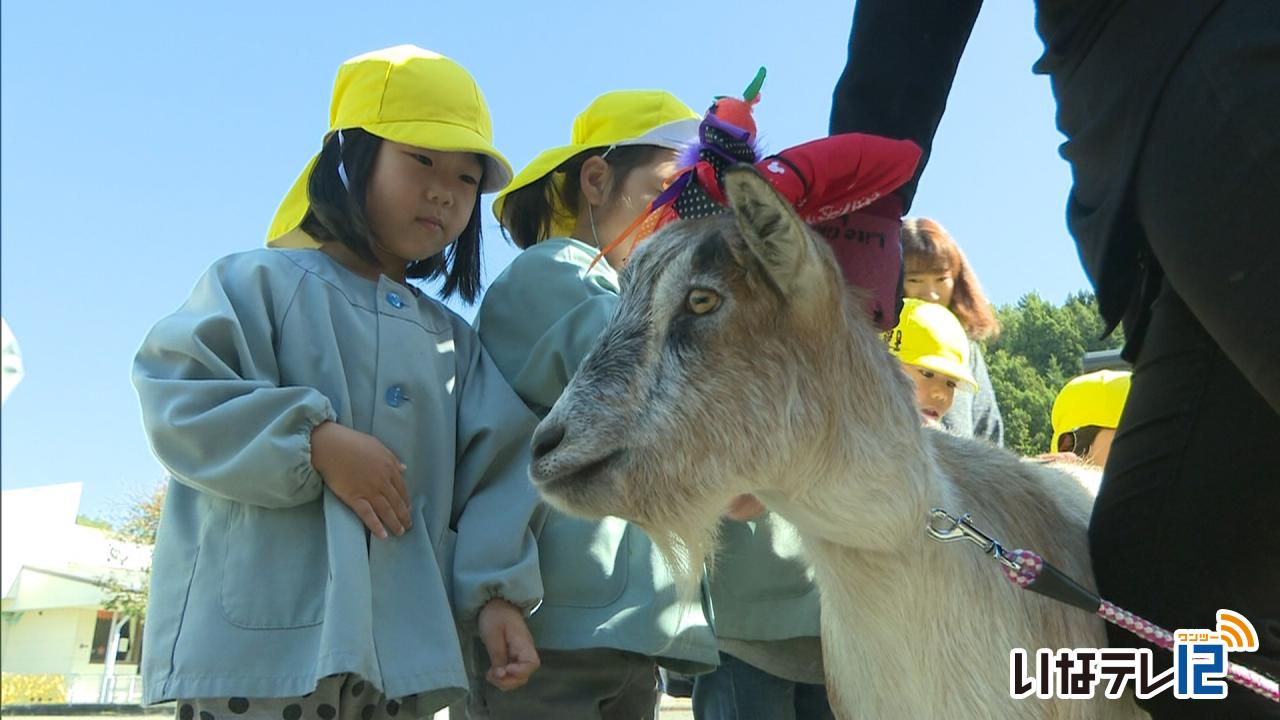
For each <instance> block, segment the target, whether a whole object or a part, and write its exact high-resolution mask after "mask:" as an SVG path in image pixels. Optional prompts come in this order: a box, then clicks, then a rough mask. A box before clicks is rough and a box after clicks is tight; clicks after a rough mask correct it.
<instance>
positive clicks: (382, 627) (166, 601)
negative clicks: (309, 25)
mask: <svg viewBox="0 0 1280 720" xmlns="http://www.w3.org/2000/svg"><path fill="white" fill-rule="evenodd" d="M490 127H491V126H490V120H489V114H488V109H487V108H486V106H485V104H484V100H483V99H482V97H481V95H480V93H479V89H478V88H477V87H476V85H475V81H474V80H473V79H472V78H471V76H470V75H469V74H468V73H467V71H466V70H464V69H463V68H462V67H461V66H460V65H458V64H457V63H455V62H453V61H452V60H449V59H448V58H445V57H442V56H439V55H436V54H435V53H431V52H428V51H426V50H422V49H420V48H416V47H412V46H407V45H402V46H399V47H394V48H389V49H385V50H379V51H376V52H372V53H369V54H367V55H362V56H360V57H356V58H353V59H351V60H349V61H347V62H346V63H344V64H343V65H342V66H341V68H339V70H338V76H337V80H336V83H335V86H334V94H333V101H332V105H331V109H330V132H329V133H328V134H327V135H326V136H325V140H324V144H323V146H322V148H321V151H320V153H319V155H318V156H317V157H316V158H315V159H313V160H312V161H311V163H310V164H309V165H308V166H307V168H306V170H305V171H304V172H303V174H302V177H300V178H299V179H298V181H297V183H296V184H295V185H294V187H293V188H292V189H291V190H290V191H289V194H288V195H287V196H286V198H285V200H284V202H283V204H282V205H281V207H280V210H279V212H278V213H277V215H276V218H275V221H274V222H273V224H272V228H271V231H270V233H269V236H268V245H270V246H272V247H273V248H294V249H269V250H268V249H261V250H254V251H249V252H245V253H240V254H236V255H231V256H229V257H226V258H223V259H222V260H219V261H217V262H216V263H214V265H213V266H212V268H210V270H209V271H208V272H207V273H206V274H205V276H204V277H203V278H202V279H201V280H200V281H199V283H198V284H197V285H196V288H195V290H194V291H193V293H192V295H191V297H190V299H189V300H188V301H187V302H186V304H184V305H183V306H182V307H181V308H180V309H179V310H178V311H177V312H176V313H174V314H173V315H170V316H169V317H167V318H165V319H163V320H161V321H160V322H159V323H157V324H156V326H155V328H154V329H152V331H151V332H150V334H149V335H148V336H147V338H146V340H145V342H144V343H143V345H142V348H141V350H139V352H138V356H137V358H136V361H135V365H134V373H133V379H134V383H135V385H136V386H137V390H138V395H139V398H140V400H141V404H142V415H143V422H144V425H145V428H146V431H147V434H148V436H149V439H150V441H151V446H152V448H153V450H154V452H155V454H156V456H157V457H158V458H159V460H160V461H161V463H163V464H164V466H165V468H166V469H167V470H168V472H169V474H170V476H171V477H172V478H173V479H174V480H175V481H176V482H174V483H171V484H170V488H169V492H168V497H167V499H166V503H165V508H164V514H163V517H162V520H161V523H160V531H159V537H158V538H157V542H156V550H155V557H154V565H153V578H152V590H151V605H150V610H149V612H148V615H147V627H146V645H147V653H146V659H145V661H144V676H145V683H146V702H148V703H155V702H159V701H165V700H173V699H176V700H177V701H178V704H177V714H178V717H179V718H181V720H192V718H194V717H199V718H200V719H201V720H212V719H213V718H222V717H227V716H232V715H240V716H245V717H261V718H268V717H270V718H283V719H284V720H298V719H299V718H301V717H303V716H305V717H308V718H310V717H319V718H321V719H322V720H333V719H334V718H335V717H339V718H357V717H358V718H361V720H373V719H374V718H382V717H392V716H400V717H409V718H420V717H428V716H430V715H431V714H432V713H434V712H435V711H436V710H438V709H439V708H442V707H444V706H446V705H447V704H449V703H450V702H453V701H454V700H457V699H459V698H460V697H462V695H463V694H464V692H465V691H466V688H467V677H466V673H465V671H464V667H463V661H462V655H461V653H460V649H459V642H458V630H457V626H456V625H455V612H456V617H457V619H458V620H459V621H460V622H462V623H463V624H464V626H467V627H470V626H471V625H472V624H475V625H477V626H478V632H479V633H480V635H481V636H482V638H483V640H484V643H485V645H486V647H487V648H488V649H489V653H490V657H491V661H492V665H493V670H492V671H491V673H490V680H491V682H493V683H494V684H495V685H497V686H499V687H502V688H504V689H510V688H514V687H516V686H518V685H520V684H521V683H523V682H524V681H525V680H526V679H527V678H528V676H529V674H530V673H531V672H532V671H533V670H534V669H535V668H536V667H537V664H538V660H537V654H536V652H535V651H534V649H533V646H532V643H531V641H530V639H529V637H528V631H527V629H526V627H525V624H524V620H523V614H524V613H525V612H527V611H528V610H529V609H530V608H532V607H533V606H534V605H535V604H536V603H537V602H538V601H539V599H540V597H541V594H542V588H541V582H540V579H539V575H538V567H537V550H536V547H535V545H534V540H533V535H532V533H531V532H530V529H529V524H530V522H531V520H532V519H533V517H534V514H535V508H536V505H537V500H536V497H535V495H534V492H533V490H532V489H531V487H530V485H529V482H528V481H527V479H526V477H525V472H526V467H527V458H526V455H525V452H526V449H527V443H528V437H529V434H530V432H531V431H532V428H533V417H532V416H531V415H530V414H529V412H528V411H527V410H526V409H525V408H524V406H523V404H522V403H520V401H519V398H518V397H516V396H515V394H514V393H512V392H511V390H510V388H509V387H508V386H507V385H506V384H505V383H504V382H503V380H502V377H501V375H500V374H499V373H498V371H497V369H496V368H494V366H493V365H492V363H491V361H490V360H489V359H488V357H487V356H486V355H485V354H484V352H483V351H482V350H481V348H480V345H479V342H478V340H477V339H476V337H475V335H474V334H473V333H472V332H471V330H470V329H469V328H468V326H467V324H466V323H465V322H464V321H463V320H462V319H461V318H459V317H458V316H456V315H455V314H453V313H451V312H449V311H448V310H447V309H445V307H444V306H443V305H442V304H441V303H439V302H437V301H435V300H432V299H429V298H427V297H424V296H423V295H422V294H421V293H420V292H419V291H418V289H417V288H415V287H414V286H413V285H411V284H409V283H408V280H409V279H410V278H442V279H443V280H444V290H443V293H444V294H445V295H446V296H447V295H449V294H451V293H457V294H459V295H460V296H462V297H463V298H464V299H468V300H470V299H472V298H474V296H475V294H476V292H477V289H478V283H479V257H480V221H479V214H478V210H477V202H478V197H477V195H478V194H479V193H480V192H486V191H493V190H496V189H498V188H500V187H502V186H503V185H504V184H505V183H506V181H507V179H508V178H509V177H510V170H509V166H508V165H507V163H506V161H505V160H504V159H503V157H502V156H501V155H500V154H499V153H498V152H497V150H495V149H494V148H493V146H492V143H491V131H490ZM451 607H452V609H453V612H451Z"/></svg>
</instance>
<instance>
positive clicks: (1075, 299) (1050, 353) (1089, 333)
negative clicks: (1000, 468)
mask: <svg viewBox="0 0 1280 720" xmlns="http://www.w3.org/2000/svg"><path fill="white" fill-rule="evenodd" d="M996 316H997V317H998V318H999V320H1000V328H1001V330H1000V334H999V335H998V336H997V337H996V338H994V339H992V340H989V341H987V342H986V343H985V344H984V347H983V352H984V353H985V356H986V359H987V366H988V370H989V371H990V374H991V385H992V388H993V390H994V391H995V394H996V401H997V402H998V403H999V404H1000V414H1001V416H1002V417H1003V418H1004V444H1005V447H1007V448H1009V449H1010V450H1013V451H1014V452H1016V453H1018V454H1020V455H1038V454H1040V453H1044V452H1048V450H1049V441H1050V439H1051V438H1052V435H1053V425H1052V422H1051V420H1050V412H1051V410H1052V409H1053V399H1054V398H1055V397H1057V395H1058V391H1059V390H1061V389H1062V386H1063V385H1065V384H1066V382H1067V381H1068V380H1070V379H1071V378H1073V377H1075V376H1076V375H1079V374H1080V373H1082V372H1083V371H1084V370H1083V361H1084V354H1085V353H1086V352H1092V351H1095V350H1111V349H1115V348H1119V347H1120V346H1121V345H1123V344H1124V338H1123V333H1122V332H1121V331H1120V330H1119V329H1117V330H1116V331H1115V332H1114V333H1112V334H1111V335H1110V336H1108V337H1106V338H1103V337H1102V334H1103V331H1104V329H1105V328H1104V325H1103V322H1102V318H1101V317H1099V316H1098V307H1097V302H1096V301H1095V300H1094V297H1093V295H1092V293H1088V292H1080V293H1076V294H1074V295H1071V296H1069V297H1068V298H1067V300H1066V302H1064V303H1063V304H1062V305H1054V304H1053V303H1050V302H1048V301H1046V300H1044V299H1042V298H1041V297H1040V296H1039V295H1036V294H1035V293H1030V294H1027V295H1024V296H1023V297H1022V299H1021V300H1019V301H1018V302H1016V303H1014V304H1012V305H1002V306H999V307H997V308H996Z"/></svg>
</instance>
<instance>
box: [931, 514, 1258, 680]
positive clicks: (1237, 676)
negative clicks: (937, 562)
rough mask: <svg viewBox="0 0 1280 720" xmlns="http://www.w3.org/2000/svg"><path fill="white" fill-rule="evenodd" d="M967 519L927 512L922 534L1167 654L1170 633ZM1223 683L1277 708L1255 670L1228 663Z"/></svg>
mask: <svg viewBox="0 0 1280 720" xmlns="http://www.w3.org/2000/svg"><path fill="white" fill-rule="evenodd" d="M969 518H970V514H969V513H965V514H964V515H961V516H960V517H956V516H954V515H952V514H951V513H949V512H947V511H946V510H942V509H940V508H933V510H932V511H931V512H930V513H929V522H928V524H927V525H926V526H925V532H927V533H928V535H929V537H930V538H931V539H933V540H936V541H938V542H941V543H948V542H955V541H957V540H968V541H969V542H971V543H973V544H974V545H977V546H978V547H979V548H980V549H981V550H982V553H983V554H984V555H987V556H989V557H991V558H993V559H995V560H996V561H997V562H999V563H1000V569H1001V571H1002V572H1003V574H1004V577H1005V579H1006V580H1008V581H1009V582H1011V583H1013V584H1014V585H1016V586H1018V587H1020V588H1022V589H1024V590H1032V591H1034V592H1036V593H1039V594H1040V595H1044V596H1045V597H1048V598H1052V599H1054V600H1057V601H1058V602H1062V603H1066V604H1068V605H1071V606H1073V607H1077V608H1080V609H1081V610H1084V611H1086V612H1090V613H1092V614H1094V615H1097V616H1098V617H1100V618H1102V619H1103V620H1106V621H1107V622H1109V623H1111V624H1112V625H1115V626H1117V627H1121V628H1124V629H1125V630H1128V631H1129V632H1131V633H1133V634H1134V635H1137V636H1138V637H1140V638H1142V639H1143V640H1146V641H1147V642H1149V643H1152V644H1153V645H1158V646H1160V647H1162V648H1164V649H1165V650H1170V651H1171V650H1173V645H1174V639H1173V633H1171V632H1169V631H1168V630H1165V629H1164V628H1162V627H1160V626H1159V625H1156V624H1155V623H1153V622H1151V621H1149V620H1146V619H1144V618H1141V617H1139V616H1137V615H1135V614H1133V613H1131V612H1129V611H1128V610H1125V609H1124V608H1121V607H1118V606H1116V605H1115V604H1113V603H1111V602H1108V601H1106V600H1103V599H1102V598H1101V597H1099V596H1098V595H1096V594H1095V593H1093V592H1090V591H1089V590H1087V589H1085V588H1084V587H1083V586H1081V585H1080V583H1077V582H1076V581H1075V580H1072V579H1071V578H1070V577H1068V576H1067V575H1066V574H1064V573H1063V572H1062V571H1061V570H1059V569H1057V568H1056V567H1054V566H1053V565H1050V564H1049V563H1047V562H1045V560H1044V558H1042V557H1040V555H1038V554H1036V553H1034V552H1032V551H1030V550H1013V551H1009V550H1005V549H1004V547H1002V546H1001V545H1000V542H999V541H998V540H996V539H995V538H993V537H991V536H990V535H988V534H987V533H985V532H983V531H981V530H979V529H978V528H977V527H975V526H974V524H973V523H972V522H970V520H969ZM1227 679H1228V680H1231V681H1232V682H1234V683H1236V684H1238V685H1241V686H1243V687H1246V688H1249V689H1250V690H1252V691H1253V692H1255V693H1258V694H1259V695H1261V696H1263V697H1265V698H1267V699H1268V700H1270V701H1272V702H1275V703H1280V684H1278V683H1277V682H1276V681H1275V680H1273V679H1271V678H1270V677H1268V676H1266V675H1264V674H1262V673H1260V672H1258V671H1256V670H1252V669H1250V668H1247V667H1245V666H1243V665H1237V664H1236V663H1232V662H1228V663H1227Z"/></svg>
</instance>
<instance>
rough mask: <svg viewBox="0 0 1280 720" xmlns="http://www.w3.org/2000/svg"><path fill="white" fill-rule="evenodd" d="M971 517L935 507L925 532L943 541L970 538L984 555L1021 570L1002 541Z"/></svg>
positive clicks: (1008, 566)
mask: <svg viewBox="0 0 1280 720" xmlns="http://www.w3.org/2000/svg"><path fill="white" fill-rule="evenodd" d="M970 517H972V515H971V514H970V513H965V514H964V515H961V516H960V517H956V516H954V515H952V514H951V513H949V512H947V511H946V510H943V509H942V508H933V509H932V510H931V511H929V523H928V524H927V525H925V532H927V533H929V537H930V538H933V539H934V540H936V541H938V542H941V543H948V542H955V541H956V540H968V541H969V542H971V543H973V544H974V545H977V546H978V547H979V548H981V549H982V552H983V554H984V555H990V556H991V557H993V558H995V559H996V560H999V561H1000V562H1001V564H1003V565H1004V566H1005V567H1007V568H1009V569H1010V570H1020V569H1021V567H1020V566H1019V565H1018V564H1017V563H1016V562H1014V561H1013V560H1011V559H1009V556H1008V555H1006V554H1005V552H1004V548H1003V547H1001V546H1000V542H999V541H998V540H996V539H995V538H993V537H991V536H990V535H988V534H986V533H984V532H982V531H981V530H979V529H978V528H976V527H974V526H973V523H971V522H969V518H970Z"/></svg>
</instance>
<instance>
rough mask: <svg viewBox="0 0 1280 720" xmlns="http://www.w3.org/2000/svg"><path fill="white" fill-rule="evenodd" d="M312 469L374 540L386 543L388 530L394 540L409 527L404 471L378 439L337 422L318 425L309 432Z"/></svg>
mask: <svg viewBox="0 0 1280 720" xmlns="http://www.w3.org/2000/svg"><path fill="white" fill-rule="evenodd" d="M311 464H312V465H313V466H314V467H315V469H316V470H318V471H319V472H320V475H321V477H323V478H324V484H325V485H328V486H329V489H330V490H332V491H333V494H334V495H337V496H338V499H339V500H341V501H342V502H344V503H346V505H347V507H349V508H351V509H352V510H354V511H355V513H356V515H359V516H360V519H361V520H362V521H364V524H365V526H366V527H368V528H369V530H370V531H372V532H373V534H374V535H377V536H378V537H379V538H382V539H383V540H385V539H387V528H388V527H389V528H391V531H392V532H394V533H395V534H396V535H403V534H404V532H405V530H407V529H409V528H410V527H412V525H413V522H412V520H410V517H409V491H408V490H406V489H405V486H404V477H403V475H402V473H403V471H404V469H405V466H404V465H402V464H401V463H400V459H399V458H397V457H396V456H395V454H394V453H392V452H391V451H390V450H388V449H387V446H386V445H383V444H382V443H381V442H380V441H379V440H378V439H377V438H375V437H373V436H372V435H366V434H365V433H362V432H360V431H359V430H352V429H351V428H349V427H346V426H344V425H339V424H338V423H336V422H324V423H321V424H320V425H317V426H316V428H315V429H314V430H312V431H311Z"/></svg>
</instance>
